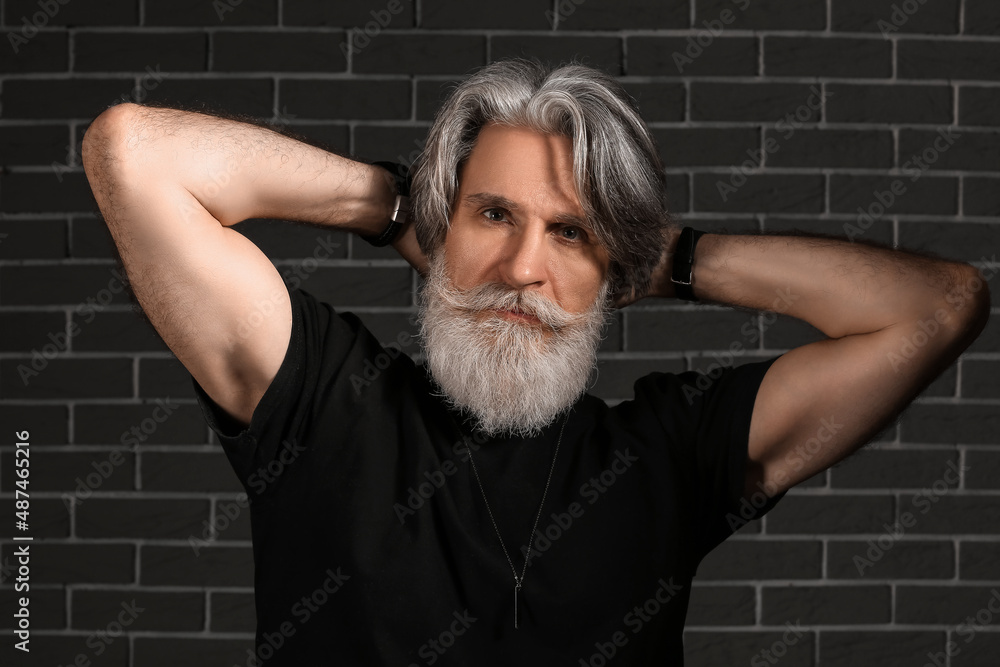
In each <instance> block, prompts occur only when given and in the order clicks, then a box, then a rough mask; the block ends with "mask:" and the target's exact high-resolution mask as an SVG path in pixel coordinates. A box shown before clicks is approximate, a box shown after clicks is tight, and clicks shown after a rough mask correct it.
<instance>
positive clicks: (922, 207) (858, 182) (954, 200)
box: [830, 173, 958, 229]
mask: <svg viewBox="0 0 1000 667" xmlns="http://www.w3.org/2000/svg"><path fill="white" fill-rule="evenodd" d="M914 177H915V174H912V173H911V174H902V175H899V176H860V175H846V174H844V175H841V174H833V175H832V176H831V177H830V210H831V211H833V212H834V213H851V214H857V213H858V210H857V209H858V207H862V208H863V209H864V210H865V211H867V212H868V215H870V216H871V217H872V218H873V219H878V218H880V217H881V216H882V214H878V210H879V208H882V209H883V211H884V214H885V215H897V214H900V213H916V214H918V215H954V214H955V213H956V212H957V208H958V206H957V205H958V181H957V180H956V179H954V178H944V177H934V176H927V175H922V176H916V178H915V180H914ZM894 182H898V185H896V186H895V187H896V191H899V192H902V194H899V195H893V191H892V189H891V188H892V184H893V183H894ZM878 193H883V199H885V200H887V201H889V202H890V204H889V206H884V205H883V204H881V203H880V202H879V200H878V199H877V198H876V197H877V195H878ZM854 224H855V225H860V224H861V223H860V222H855V223H854ZM862 229H863V227H862Z"/></svg>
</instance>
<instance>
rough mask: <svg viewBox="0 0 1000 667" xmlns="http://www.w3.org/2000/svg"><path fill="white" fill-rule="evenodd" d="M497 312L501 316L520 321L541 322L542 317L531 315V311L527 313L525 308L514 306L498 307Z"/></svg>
mask: <svg viewBox="0 0 1000 667" xmlns="http://www.w3.org/2000/svg"><path fill="white" fill-rule="evenodd" d="M496 312H497V313H498V314H499V315H500V316H501V317H504V318H506V319H509V320H517V321H519V322H529V323H531V324H541V320H540V319H538V318H537V317H535V316H534V315H531V314H530V313H526V312H524V311H523V310H519V309H517V308H512V309H500V308H497V309H496Z"/></svg>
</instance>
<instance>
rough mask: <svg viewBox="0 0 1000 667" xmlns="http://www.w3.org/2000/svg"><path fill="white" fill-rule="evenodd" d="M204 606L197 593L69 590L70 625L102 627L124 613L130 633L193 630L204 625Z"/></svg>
mask: <svg viewBox="0 0 1000 667" xmlns="http://www.w3.org/2000/svg"><path fill="white" fill-rule="evenodd" d="M140 609H141V611H139V610H140ZM204 609H205V599H204V594H203V593H201V592H196V593H195V592H190V593H188V592H183V593H182V592H177V591H171V592H169V593H166V592H158V591H151V590H143V589H136V588H130V589H127V590H87V589H84V590H78V591H74V592H73V627H74V628H80V629H83V630H103V629H104V628H106V627H107V626H108V623H110V622H112V621H115V620H117V619H118V618H119V615H120V614H122V612H124V613H125V616H124V617H125V618H131V619H132V623H131V625H129V628H128V629H129V631H130V632H149V631H157V630H159V631H174V632H180V631H185V630H187V631H196V630H201V629H202V628H204V626H205V618H204ZM133 612H135V613H133Z"/></svg>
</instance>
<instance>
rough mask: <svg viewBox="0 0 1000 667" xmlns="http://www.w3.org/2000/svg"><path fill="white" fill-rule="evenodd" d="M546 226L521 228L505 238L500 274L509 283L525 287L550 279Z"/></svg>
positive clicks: (519, 287)
mask: <svg viewBox="0 0 1000 667" xmlns="http://www.w3.org/2000/svg"><path fill="white" fill-rule="evenodd" d="M543 227H544V225H537V226H527V227H521V228H519V229H518V230H517V232H516V233H514V234H511V235H510V236H508V237H507V238H506V239H505V242H504V247H503V249H502V253H503V254H502V257H501V261H500V276H501V278H502V279H503V280H504V282H506V283H507V284H508V285H510V286H512V287H515V288H517V289H523V288H525V287H529V286H531V285H537V286H540V285H542V284H544V283H545V282H546V281H547V280H548V270H549V269H548V261H549V248H548V244H547V238H546V236H547V235H546V232H545V229H544V228H543Z"/></svg>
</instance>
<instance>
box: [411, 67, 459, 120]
mask: <svg viewBox="0 0 1000 667" xmlns="http://www.w3.org/2000/svg"><path fill="white" fill-rule="evenodd" d="M459 82H460V79H453V78H449V79H417V92H416V98H417V99H416V109H417V116H416V118H417V120H422V121H431V120H434V117H435V115H437V112H438V110H439V109H440V108H441V106H442V105H443V104H444V102H445V100H446V99H447V97H448V94H449V93H450V92H451V91H452V90H454V88H455V86H457V85H458V83H459Z"/></svg>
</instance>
